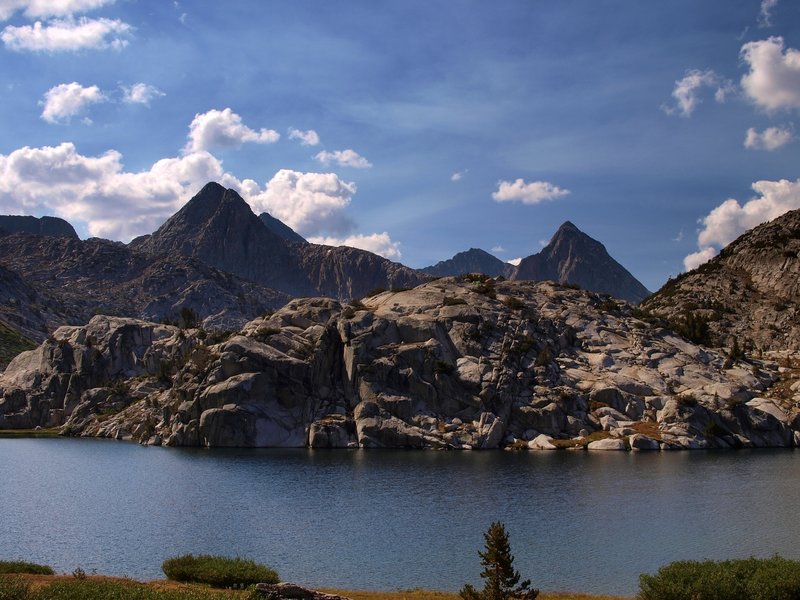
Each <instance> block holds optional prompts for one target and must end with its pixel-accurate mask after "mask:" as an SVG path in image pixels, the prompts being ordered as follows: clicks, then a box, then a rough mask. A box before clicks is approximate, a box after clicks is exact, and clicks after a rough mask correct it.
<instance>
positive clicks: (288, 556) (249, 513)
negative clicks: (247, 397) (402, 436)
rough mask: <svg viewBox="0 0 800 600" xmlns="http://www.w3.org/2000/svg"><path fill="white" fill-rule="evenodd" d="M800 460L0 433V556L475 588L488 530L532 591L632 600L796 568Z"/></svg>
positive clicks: (377, 585)
mask: <svg viewBox="0 0 800 600" xmlns="http://www.w3.org/2000/svg"><path fill="white" fill-rule="evenodd" d="M799 488H800V452H798V451H791V450H786V451H768V450H758V451H737V452H674V453H667V452H665V453H655V454H645V453H637V454H634V453H623V452H609V453H587V452H567V451H563V452H552V453H548V452H540V453H507V452H499V451H497V452H495V451H491V452H472V453H470V452H433V451H363V450H354V451H344V450H343V451H320V450H317V451H313V450H219V449H215V450H204V449H174V448H171V449H167V448H157V447H142V446H138V445H136V444H131V443H125V442H115V441H106V440H74V439H0V559H22V560H31V561H35V562H41V563H46V564H50V565H52V566H53V567H54V568H55V569H56V570H57V571H64V572H71V571H72V570H73V569H75V568H76V567H81V568H82V569H84V570H85V571H86V572H91V571H92V570H93V569H96V570H97V571H98V572H100V573H108V574H116V575H127V576H130V577H134V578H137V579H147V578H159V577H162V574H161V571H160V565H161V562H162V561H163V560H164V559H165V558H168V557H170V556H175V555H178V554H184V553H189V552H191V553H195V554H198V553H213V554H225V555H231V556H235V555H239V556H243V557H247V558H252V559H254V560H257V561H259V562H263V563H266V564H268V565H271V566H273V567H274V568H276V569H277V570H278V572H279V573H280V575H281V577H282V578H283V579H284V580H290V581H295V582H298V583H303V584H308V585H316V586H328V587H344V588H351V589H356V588H359V589H384V590H392V589H397V588H411V587H424V588H434V589H445V590H458V589H459V588H460V587H461V586H462V585H463V584H464V583H466V582H471V583H474V584H477V585H480V583H481V581H480V578H479V576H478V573H479V572H480V562H479V558H478V554H477V551H478V550H480V549H482V548H483V536H482V534H483V532H484V531H485V530H486V529H487V527H488V526H489V524H490V523H491V522H492V521H493V520H500V521H502V522H504V523H505V524H506V528H507V529H508V531H509V533H510V538H511V549H512V552H513V553H514V555H515V557H516V561H515V566H516V567H517V568H518V569H519V571H520V572H521V574H522V576H523V578H531V579H532V580H533V583H534V585H536V586H538V587H540V588H541V589H544V590H551V591H555V590H568V591H591V592H594V593H618V594H630V595H633V594H634V593H635V591H636V589H637V587H638V575H639V573H642V572H653V571H655V570H656V569H657V568H658V567H659V566H661V565H664V564H666V563H668V562H671V561H673V560H678V559H689V558H694V559H703V558H714V559H721V558H732V557H746V556H750V555H753V556H761V557H766V556H771V555H772V554H775V553H779V554H781V555H783V556H785V557H787V558H795V559H800V544H798V540H800V519H798V518H797V506H798V498H799V497H800V494H798V492H800V489H799Z"/></svg>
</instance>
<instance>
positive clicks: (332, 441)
mask: <svg viewBox="0 0 800 600" xmlns="http://www.w3.org/2000/svg"><path fill="white" fill-rule="evenodd" d="M215 342H218V343H215ZM787 373H789V371H787V370H786V369H782V368H779V367H778V365H777V364H775V363H774V362H770V361H766V360H755V359H749V360H747V361H745V360H742V359H731V358H729V357H727V356H726V355H725V354H723V353H718V352H714V351H711V350H708V349H705V348H702V347H699V346H696V345H694V344H692V343H690V342H688V341H687V340H685V339H683V338H680V337H678V336H676V335H675V334H673V333H672V332H671V331H669V330H665V329H663V328H661V327H659V326H657V325H652V324H650V323H648V322H646V321H642V320H640V319H638V318H637V316H636V312H635V310H634V308H633V307H631V306H630V305H628V304H626V303H624V302H619V301H616V300H614V299H612V298H610V297H609V296H602V295H597V294H592V293H589V292H585V291H583V290H577V289H571V288H565V287H561V286H558V285H556V284H553V283H548V282H545V283H531V282H510V281H495V280H493V279H489V278H486V277H466V278H458V279H452V278H445V279H440V280H437V281H433V282H429V283H426V284H423V285H420V286H418V287H416V288H414V289H412V290H407V291H399V292H383V293H380V294H377V295H375V296H372V297H369V298H364V299H363V300H362V301H353V302H351V303H350V304H342V303H340V302H338V301H336V300H334V299H330V298H306V299H296V300H292V301H290V302H289V303H288V304H287V305H286V306H284V307H283V308H281V309H280V310H278V311H277V312H275V313H274V314H272V315H271V316H266V317H262V318H259V319H256V320H253V321H251V322H249V323H248V324H246V325H245V327H244V328H243V329H242V330H241V331H240V332H239V333H238V334H236V335H233V336H231V337H229V338H227V339H225V340H223V341H219V340H209V339H207V338H206V339H202V338H201V337H200V336H199V334H198V330H181V329H179V328H177V327H169V326H163V325H156V324H152V323H146V322H142V321H136V320H131V319H117V318H113V317H105V316H97V317H94V318H93V319H92V320H91V321H90V322H89V323H88V324H87V325H86V326H82V327H62V328H59V329H58V330H57V331H56V332H55V334H54V335H53V337H52V339H48V340H46V341H45V342H44V343H43V344H42V345H41V346H40V347H39V348H37V349H36V350H33V351H30V352H26V353H23V354H21V355H20V356H18V357H17V358H16V359H14V361H13V362H12V364H11V365H10V366H9V368H8V369H7V370H6V372H5V373H4V374H3V375H2V376H0V390H2V400H0V428H2V427H32V426H37V425H40V426H57V425H62V424H63V425H65V426H66V429H67V431H69V432H70V433H71V434H73V435H84V436H102V437H114V438H118V439H132V440H136V441H140V442H142V443H147V444H160V445H170V446H186V445H188V446H210V447H219V446H242V447H254V446H306V445H308V446H311V447H356V446H360V447H368V448H374V447H413V448H452V449H478V448H496V447H513V448H530V449H552V448H556V447H575V448H583V447H587V448H589V449H591V450H595V449H597V450H600V449H617V450H622V449H628V448H630V449H638V450H647V449H650V450H659V449H660V450H668V449H676V448H738V447H764V446H780V447H790V446H796V445H798V443H800V431H798V430H800V397H799V396H798V393H797V392H798V390H800V383H797V381H796V380H791V381H790V380H786V379H785V377H786V376H787ZM782 378H783V379H782ZM776 390H778V392H779V393H776Z"/></svg>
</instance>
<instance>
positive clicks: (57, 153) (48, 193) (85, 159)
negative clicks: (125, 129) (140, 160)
mask: <svg viewBox="0 0 800 600" xmlns="http://www.w3.org/2000/svg"><path fill="white" fill-rule="evenodd" d="M210 180H216V181H220V182H222V183H223V184H224V185H229V186H231V187H232V186H234V185H236V184H237V181H236V180H235V178H233V177H232V176H231V175H229V174H227V173H225V172H224V171H223V169H222V165H221V164H220V163H219V161H218V160H217V159H216V158H214V157H213V156H212V155H210V154H209V153H207V152H197V153H193V154H190V155H186V156H182V157H180V158H167V159H163V160H159V161H158V162H156V163H155V164H153V165H152V166H151V167H150V168H149V169H147V170H144V171H140V172H135V173H134V172H127V171H125V170H124V168H123V164H122V155H121V154H120V153H119V152H117V151H115V150H109V151H108V152H105V153H104V154H101V155H99V156H85V155H82V154H80V153H79V152H78V151H77V150H76V148H75V146H74V145H73V144H71V143H63V144H60V145H58V146H44V147H39V148H31V147H27V146H26V147H24V148H20V149H18V150H14V151H13V152H11V153H10V154H8V155H2V154H0V207H2V212H4V213H16V214H55V215H57V216H60V217H63V218H65V219H67V220H70V221H72V222H73V223H75V222H77V221H80V222H85V223H86V224H87V226H88V230H89V233H90V234H91V235H94V236H99V237H106V238H111V239H121V240H123V241H127V240H130V239H131V238H133V237H135V236H137V235H141V234H143V233H149V232H151V231H153V230H155V229H156V228H157V227H158V226H159V225H160V224H161V223H162V222H163V221H164V220H165V219H166V218H167V217H169V216H170V215H171V214H172V213H174V212H175V211H176V210H177V209H178V208H179V207H180V206H181V205H182V204H183V203H185V202H186V201H187V200H188V199H189V198H191V196H192V195H194V194H195V193H197V191H198V190H199V189H200V188H201V187H202V185H203V184H205V183H206V182H208V181H210Z"/></svg>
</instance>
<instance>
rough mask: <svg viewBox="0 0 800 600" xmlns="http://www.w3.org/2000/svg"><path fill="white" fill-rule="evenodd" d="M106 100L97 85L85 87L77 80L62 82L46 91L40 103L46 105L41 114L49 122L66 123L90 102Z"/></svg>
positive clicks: (95, 102)
mask: <svg viewBox="0 0 800 600" xmlns="http://www.w3.org/2000/svg"><path fill="white" fill-rule="evenodd" d="M106 100H107V98H106V96H105V95H104V94H103V92H101V91H100V88H99V87H97V86H96V85H92V86H89V87H83V86H82V85H81V84H79V83H77V82H75V81H73V82H72V83H62V84H60V85H57V86H55V87H52V88H50V89H49V90H47V92H46V93H45V95H44V100H42V102H41V103H40V104H42V105H43V106H44V109H43V110H42V115H41V116H42V119H44V120H45V121H47V122H48V123H65V122H69V121H70V119H71V118H72V117H74V116H75V115H77V114H80V113H81V112H83V111H84V109H85V108H86V107H87V106H89V105H90V104H97V103H99V102H105V101H106Z"/></svg>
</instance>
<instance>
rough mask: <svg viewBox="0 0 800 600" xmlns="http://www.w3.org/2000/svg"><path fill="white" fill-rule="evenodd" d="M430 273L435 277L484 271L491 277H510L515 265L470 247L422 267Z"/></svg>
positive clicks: (425, 271)
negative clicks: (447, 258)
mask: <svg viewBox="0 0 800 600" xmlns="http://www.w3.org/2000/svg"><path fill="white" fill-rule="evenodd" d="M420 270H421V271H423V272H424V273H427V274H428V275H433V276H434V277H449V276H456V275H464V274H466V273H483V274H484V275H489V276H490V277H497V276H498V275H502V276H503V277H510V276H511V274H512V273H513V271H514V266H513V265H510V264H508V263H505V262H503V261H502V260H500V259H499V258H497V257H496V256H493V255H491V254H489V253H488V252H486V250H481V249H480V248H470V249H469V250H465V251H464V252H459V253H458V254H456V255H455V256H453V258H451V259H449V260H443V261H440V262H438V263H436V264H435V265H431V266H430V267H425V268H424V269H420Z"/></svg>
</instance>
